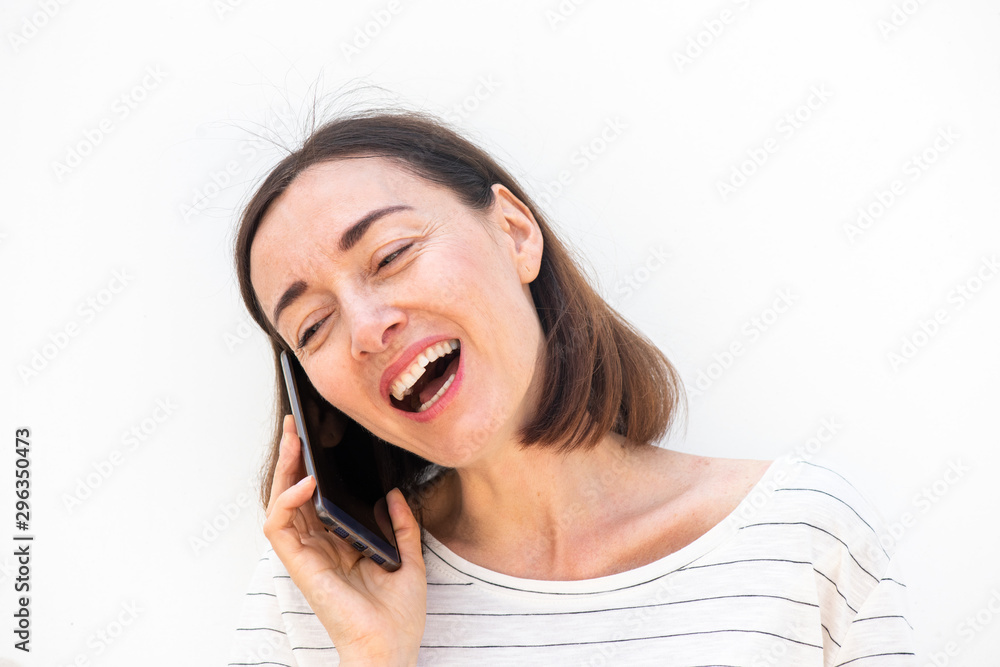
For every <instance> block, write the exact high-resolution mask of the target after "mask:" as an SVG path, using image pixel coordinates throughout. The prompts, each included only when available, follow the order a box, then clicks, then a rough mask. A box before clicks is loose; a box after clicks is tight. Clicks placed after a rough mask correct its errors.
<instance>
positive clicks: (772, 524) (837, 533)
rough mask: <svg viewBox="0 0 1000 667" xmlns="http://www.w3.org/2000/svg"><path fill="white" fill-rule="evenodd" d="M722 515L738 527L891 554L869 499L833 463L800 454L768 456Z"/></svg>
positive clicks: (853, 551) (870, 554) (877, 555)
mask: <svg viewBox="0 0 1000 667" xmlns="http://www.w3.org/2000/svg"><path fill="white" fill-rule="evenodd" d="M731 465H735V464H731ZM744 467H745V468H746V469H748V470H753V469H754V467H753V466H749V465H746V466H744ZM737 469H738V466H737ZM727 520H728V521H729V522H730V524H731V525H732V527H733V528H735V529H737V530H739V531H741V532H746V533H752V534H763V533H768V534H769V535H771V536H773V537H778V536H789V537H794V539H798V540H801V539H803V538H806V539H808V540H809V541H811V542H815V543H822V544H823V545H826V546H828V547H829V546H831V545H837V546H838V548H842V549H844V550H846V552H847V553H849V554H850V555H851V556H852V557H853V558H864V559H868V560H869V561H884V560H886V559H888V558H889V556H890V555H891V554H890V553H889V552H888V551H887V549H886V545H885V544H884V543H886V540H885V522H884V520H883V518H882V515H881V513H880V512H879V510H878V509H877V508H876V507H875V505H874V504H873V503H872V502H871V501H870V500H869V499H868V498H867V497H866V496H865V495H864V494H863V493H862V492H861V491H860V490H858V488H857V487H856V486H855V485H854V484H853V483H852V482H851V481H850V480H849V479H848V478H847V477H846V476H845V475H843V474H842V473H840V472H839V471H838V470H836V469H835V468H834V467H830V466H829V465H826V464H824V463H820V462H817V461H814V460H808V459H806V458H803V457H801V456H786V457H782V458H779V459H776V460H774V461H771V462H770V463H769V464H768V465H767V468H766V470H765V471H764V472H763V474H762V475H761V476H760V479H759V480H758V481H757V483H756V484H754V485H753V486H752V487H751V488H750V489H749V491H748V492H747V493H746V495H745V496H744V497H743V499H742V500H741V501H740V503H739V504H738V505H737V506H736V508H735V509H734V510H733V512H732V513H731V514H730V515H729V517H728V518H727ZM834 550H836V549H834Z"/></svg>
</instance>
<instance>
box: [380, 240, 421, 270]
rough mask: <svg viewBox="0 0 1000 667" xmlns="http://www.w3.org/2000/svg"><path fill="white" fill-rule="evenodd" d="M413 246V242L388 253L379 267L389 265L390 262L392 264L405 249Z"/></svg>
mask: <svg viewBox="0 0 1000 667" xmlns="http://www.w3.org/2000/svg"><path fill="white" fill-rule="evenodd" d="M411 246H413V244H412V243H411V244H409V245H405V246H403V247H402V248H400V249H399V250H397V251H395V252H393V253H390V254H388V255H386V256H385V258H384V259H383V260H382V261H381V262H379V263H378V268H380V269H381V268H382V267H383V266H387V265H388V264H391V263H392V262H393V261H394V260H395V259H396V258H397V257H398V256H399V255H400V254H401V253H402V252H403V251H405V250H406V249H408V248H410V247H411Z"/></svg>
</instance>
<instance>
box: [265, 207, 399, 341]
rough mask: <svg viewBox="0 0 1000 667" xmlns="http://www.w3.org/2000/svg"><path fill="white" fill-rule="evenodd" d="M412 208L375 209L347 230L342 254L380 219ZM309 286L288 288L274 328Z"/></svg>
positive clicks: (298, 282)
mask: <svg viewBox="0 0 1000 667" xmlns="http://www.w3.org/2000/svg"><path fill="white" fill-rule="evenodd" d="M412 210H413V207H412V206H407V205H406V204H396V205H395V206H386V207H384V208H379V209H375V210H374V211H370V212H369V213H367V214H366V215H365V216H364V217H363V218H361V219H360V220H358V221H357V222H355V223H354V224H353V225H351V226H350V227H348V228H347V231H345V232H344V234H343V235H342V236H341V237H340V243H338V244H337V246H338V247H339V248H340V252H341V253H345V252H348V251H349V250H350V249H351V248H353V247H354V246H356V245H357V244H358V243H359V242H360V241H361V239H362V238H363V237H364V235H365V233H366V232H367V231H368V228H369V227H371V226H372V225H373V224H374V223H375V222H376V221H378V220H379V219H381V218H383V217H385V216H387V215H389V214H390V213H396V212H397V211H412ZM307 287H308V285H307V284H306V282H305V281H304V280H296V281H295V282H294V283H292V284H291V285H289V286H288V289H286V290H285V292H284V293H283V294H282V295H281V298H280V299H278V303H277V304H276V305H275V306H274V313H273V314H272V316H271V321H272V322H274V327H275V328H277V327H278V318H279V317H281V313H282V311H284V310H285V309H286V308H288V307H289V306H290V305H292V303H294V302H295V300H296V299H298V298H299V297H300V296H302V294H303V293H304V292H305V291H306V288H307Z"/></svg>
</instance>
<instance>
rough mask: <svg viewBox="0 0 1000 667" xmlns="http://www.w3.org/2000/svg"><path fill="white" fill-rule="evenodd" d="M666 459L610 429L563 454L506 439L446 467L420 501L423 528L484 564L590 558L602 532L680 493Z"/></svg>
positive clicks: (556, 564) (511, 567)
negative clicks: (465, 462)
mask: <svg viewBox="0 0 1000 667" xmlns="http://www.w3.org/2000/svg"><path fill="white" fill-rule="evenodd" d="M672 455H673V452H670V451H669V450H664V449H661V448H659V447H654V446H649V445H642V446H633V445H630V444H629V443H627V442H626V441H625V439H624V438H622V437H621V436H619V435H617V434H613V433H611V434H608V435H606V436H605V437H603V438H602V439H601V440H600V441H599V442H598V443H597V445H596V446H595V447H594V448H593V449H576V450H573V451H571V452H567V453H560V452H558V451H557V450H556V449H555V448H551V447H538V446H536V447H529V448H521V447H519V446H516V445H512V446H510V447H507V448H505V449H504V450H503V451H502V452H498V453H496V454H495V455H494V456H492V457H490V458H489V460H487V461H482V462H479V463H477V464H476V465H474V466H470V467H463V468H459V469H455V470H452V471H449V472H448V473H446V475H445V477H444V478H443V479H442V480H441V483H440V484H439V485H437V486H436V487H435V489H434V493H433V494H432V496H431V497H429V498H428V501H429V502H428V503H427V504H426V505H425V510H426V514H425V518H424V527H425V528H426V529H427V530H428V531H429V532H430V533H431V534H432V535H434V537H435V538H437V539H438V540H440V541H441V542H442V543H444V544H445V545H446V546H448V547H449V548H450V549H452V550H453V551H455V552H456V553H459V555H462V556H464V557H466V558H467V559H470V560H473V561H474V562H480V563H482V564H483V565H484V566H487V567H489V565H488V564H487V563H489V562H496V563H503V564H504V567H503V570H504V571H519V572H527V571H531V570H532V568H536V567H537V568H540V569H543V570H545V571H547V572H550V573H551V572H554V571H556V570H558V569H560V568H567V567H568V566H567V564H569V563H580V562H582V559H586V558H587V557H588V554H589V555H590V557H593V558H597V555H596V554H598V553H599V552H600V551H601V549H602V548H605V547H601V546H600V545H601V544H603V543H604V542H605V541H606V539H605V536H607V535H610V534H615V533H617V532H618V531H619V530H620V529H621V526H622V525H623V524H624V523H626V522H627V521H628V520H629V519H631V518H634V517H637V516H642V515H643V514H644V513H646V512H648V511H649V510H650V508H651V507H654V506H657V505H659V504H662V503H663V502H664V501H665V500H669V499H670V498H672V497H676V496H678V495H679V494H681V493H683V491H684V487H685V484H683V483H682V480H681V479H679V478H678V477H677V475H676V473H677V470H676V469H674V466H673V465H672V463H673V456H672ZM672 470H673V473H674V474H673V475H672V474H671V471H672ZM519 562H520V563H521V565H518V563H519ZM494 569H500V568H494Z"/></svg>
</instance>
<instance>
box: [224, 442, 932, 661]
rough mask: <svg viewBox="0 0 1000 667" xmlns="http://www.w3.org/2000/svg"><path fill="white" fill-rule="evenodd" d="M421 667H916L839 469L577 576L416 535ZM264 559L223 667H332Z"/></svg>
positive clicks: (790, 469) (873, 529)
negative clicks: (423, 586) (510, 564)
mask: <svg viewBox="0 0 1000 667" xmlns="http://www.w3.org/2000/svg"><path fill="white" fill-rule="evenodd" d="M423 535H424V559H425V562H426V564H427V621H426V626H425V630H424V636H423V639H422V641H421V648H420V655H419V664H420V665H585V666H591V665H593V666H597V665H670V666H676V667H696V666H708V665H716V666H718V665H722V666H725V665H739V666H747V667H758V666H761V667H763V666H767V665H795V666H797V667H808V666H812V665H815V666H817V667H819V666H823V667H834V666H840V665H852V666H856V667H896V666H901V665H911V664H913V661H914V655H913V638H912V629H911V627H910V624H909V623H908V621H907V619H906V611H905V586H904V584H903V583H902V582H901V581H900V580H899V577H898V576H897V575H896V574H895V572H894V568H893V562H894V561H892V560H891V559H890V555H891V554H889V553H887V551H886V550H885V549H884V548H883V547H882V545H881V542H880V539H879V538H880V536H882V535H883V531H882V526H881V522H880V521H879V519H878V515H877V513H876V512H875V511H874V510H873V509H872V507H871V506H870V505H869V504H868V503H867V502H866V501H865V500H864V498H863V497H862V496H861V494H859V493H858V491H857V490H856V489H855V488H854V487H853V486H852V485H851V484H849V483H848V482H847V481H846V480H844V479H843V478H842V477H841V476H840V475H838V474H837V473H835V472H833V471H831V470H829V469H827V468H824V467H821V466H818V465H815V464H813V463H809V462H807V461H804V460H801V459H790V458H785V459H779V460H777V461H775V462H774V463H773V464H772V465H771V466H770V467H769V468H768V470H767V472H766V473H765V474H764V476H763V477H762V478H761V480H760V481H759V482H758V483H757V484H756V486H755V487H754V488H753V490H751V492H750V493H749V494H748V495H747V496H746V498H744V499H743V501H742V502H741V503H740V504H739V505H738V506H737V508H736V509H735V510H734V511H733V512H732V513H731V514H730V515H729V516H728V517H727V518H726V519H725V520H724V521H722V522H720V523H719V524H717V525H716V526H714V527H713V528H712V529H710V530H709V531H708V532H707V533H705V534H704V535H702V536H701V537H699V538H698V539H696V540H695V541H694V542H692V543H691V544H689V545H687V546H685V547H683V548H681V549H679V550H678V551H675V552H674V553H672V554H670V555H668V556H666V557H664V558H661V559H659V560H657V561H655V562H652V563H649V564H647V565H644V566H641V567H638V568H636V569H633V570H629V571H627V572H620V573H617V574H612V575H609V576H605V577H598V578H594V579H585V580H578V581H542V580H535V579H522V578H518V577H512V576H508V575H504V574H500V573H497V572H494V571H491V570H487V569H486V568H483V567H479V566H478V565H475V564H473V563H471V562H469V561H467V560H465V559H463V558H461V557H460V556H458V555H456V554H454V553H453V552H451V551H450V550H449V549H448V548H447V547H445V546H444V545H443V544H441V543H440V542H438V541H437V540H436V539H435V538H434V537H433V536H432V535H430V534H429V533H427V532H426V531H425V532H424V534H423ZM338 662H339V660H338V658H337V651H336V649H335V648H334V646H333V643H332V642H331V641H330V638H329V636H328V635H327V633H326V631H325V629H324V628H323V626H322V625H321V624H320V622H319V620H318V619H317V618H316V616H315V615H314V614H313V613H312V611H311V609H310V608H309V604H308V603H307V602H306V600H305V598H304V597H303V596H302V593H301V592H300V591H299V590H298V588H297V587H296V586H295V584H294V583H292V580H291V579H290V578H289V576H288V572H287V570H286V569H285V568H284V566H283V565H282V563H281V561H280V560H279V559H278V558H277V556H276V555H275V553H274V551H273V550H271V549H268V550H267V551H266V552H265V554H264V556H263V558H261V560H260V563H259V565H258V567H257V570H256V572H255V574H254V576H253V580H252V582H251V584H250V587H249V590H248V592H247V596H246V602H245V606H244V609H243V613H242V617H241V619H240V621H239V626H238V629H237V630H236V635H235V641H234V644H233V649H232V653H231V662H230V663H229V664H230V665H234V666H235V665H289V666H291V665H299V666H301V667H312V666H314V665H316V666H318V665H324V666H325V665H336V664H338Z"/></svg>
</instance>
